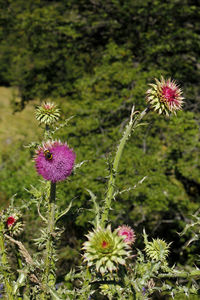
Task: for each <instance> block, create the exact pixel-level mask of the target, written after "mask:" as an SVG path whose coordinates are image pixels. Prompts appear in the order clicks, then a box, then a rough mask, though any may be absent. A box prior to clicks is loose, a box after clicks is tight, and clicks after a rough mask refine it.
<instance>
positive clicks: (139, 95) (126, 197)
mask: <svg viewBox="0 0 200 300" xmlns="http://www.w3.org/2000/svg"><path fill="white" fill-rule="evenodd" d="M0 7H1V10H0V40H1V44H0V82H1V84H2V85H8V86H16V87H17V88H18V91H19V96H20V101H19V100H18V99H17V100H16V98H13V105H15V110H20V109H22V108H24V106H25V105H26V104H27V103H28V102H29V101H30V100H33V99H38V102H39V101H40V100H44V99H47V98H51V99H53V100H54V101H55V102H56V103H57V104H58V105H59V107H60V108H61V110H62V112H63V120H64V118H65V117H66V118H68V117H70V116H74V118H73V119H72V120H71V121H70V124H69V125H68V126H67V128H64V129H62V130H61V131H60V132H59V138H61V139H62V140H67V142H68V144H69V146H70V147H73V148H74V150H75V152H76V154H77V163H80V162H81V161H84V160H86V162H85V163H84V164H83V165H82V167H81V168H80V169H78V170H77V172H76V174H74V175H73V176H71V178H70V179H69V182H63V183H60V184H59V185H58V201H60V202H61V204H62V205H63V207H65V206H67V205H68V203H69V202H70V200H72V199H74V200H73V208H72V210H71V211H70V213H69V214H68V216H66V218H63V223H64V224H65V225H66V232H65V234H64V237H63V240H64V242H63V247H64V248H65V251H66V252H67V253H68V254H67V259H68V258H69V257H70V254H69V253H70V250H69V248H70V247H71V253H74V251H75V250H73V249H74V248H75V249H77V247H80V244H81V240H82V239H83V234H85V233H86V232H87V229H88V227H90V226H91V225H90V224H89V223H88V222H89V221H90V220H91V217H92V215H91V212H90V210H89V209H90V208H91V202H90V196H89V194H88V192H87V191H86V189H90V190H91V191H92V192H93V193H94V194H95V195H97V196H98V199H99V201H103V199H104V195H105V192H106V182H107V176H108V175H109V166H110V163H111V162H112V159H113V156H114V153H115V149H116V146H117V144H118V142H119V139H120V138H121V135H122V133H123V129H124V128H125V125H126V122H127V121H128V118H129V114H130V111H131V107H132V105H133V104H134V105H135V109H136V110H141V109H143V108H144V107H145V105H146V104H145V92H146V90H147V88H148V87H147V84H149V83H151V82H152V80H153V78H154V77H157V78H159V77H160V75H161V74H162V75H163V76H164V77H172V78H173V79H176V80H177V81H178V83H180V86H181V87H182V89H183V91H184V97H185V98H186V100H185V105H184V111H183V112H179V113H178V116H177V117H170V118H169V119H166V118H165V117H163V116H157V115H156V114H154V113H150V114H149V115H148V117H147V118H146V120H145V121H146V122H147V124H146V125H144V126H141V127H140V128H138V130H137V131H136V132H135V133H134V134H133V136H132V137H131V138H130V141H129V142H128V144H127V146H126V148H125V151H124V154H123V159H122V161H121V164H120V168H119V177H118V180H117V186H116V189H117V190H118V191H119V192H120V191H123V190H125V189H129V188H130V187H133V186H134V185H135V184H137V182H138V181H139V180H141V179H142V178H143V177H144V176H147V178H146V179H145V180H144V182H143V183H142V184H141V185H140V184H139V185H138V186H137V187H136V188H135V189H132V190H131V189H130V191H129V192H124V193H118V195H117V196H116V201H115V202H114V204H113V211H112V212H111V215H110V218H111V220H112V222H113V226H116V227H117V226H118V225H120V224H122V223H126V224H129V225H132V226H133V227H135V229H136V231H137V232H138V245H139V244H140V242H141V241H140V232H141V230H142V227H144V226H145V227H146V229H147V231H149V232H150V233H151V236H154V235H160V236H161V237H163V238H165V239H166V240H167V241H171V240H174V244H173V255H172V256H173V257H172V261H175V260H178V261H179V262H180V263H185V261H186V259H187V260H188V261H190V263H193V261H192V259H191V257H190V254H191V253H189V254H188V253H187V249H186V250H184V251H182V252H180V251H181V250H180V249H181V247H182V246H183V244H184V242H185V240H186V239H187V237H185V239H184V238H183V237H182V238H179V236H178V235H177V231H181V230H182V228H183V226H184V224H185V222H186V221H187V218H188V215H190V214H192V213H193V212H194V211H195V210H197V209H198V207H199V201H200V196H199V191H200V171H199V170H200V161H199V154H200V147H199V146H200V141H199V116H200V106H199V104H200V100H199V85H198V83H199V79H200V76H199V75H200V67H199V66H200V64H199V52H200V36H199V20H200V18H199V17H200V16H199V14H200V10H199V4H198V1H196V0H176V1H174V0H168V1H164V2H163V1H161V0H153V1H148V0H144V1H141V0H135V1H131V0H125V1H121V0H108V1H103V0H91V1H86V0H81V1H80V0H79V1H77V0H70V1H47V0H42V1H39V0H34V1H32V0H31V1H25V0H15V1H14V0H9V1H5V0H0ZM32 119H33V115H30V122H32ZM39 139H41V137H40V138H39ZM24 143H25V139H24V140H21V141H20V142H19V143H17V144H15V145H14V146H13V147H12V151H11V150H10V151H9V153H8V154H6V157H4V156H3V155H2V158H1V160H2V162H3V166H2V167H1V172H0V182H1V193H2V195H3V196H2V197H3V198H6V199H8V198H9V197H11V196H12V195H13V194H14V193H17V196H16V199H20V198H24V197H28V194H26V192H25V190H24V187H26V188H28V187H29V186H30V185H31V184H36V182H37V176H36V172H35V170H34V169H33V164H31V163H30V160H31V156H30V154H29V153H28V152H27V150H24V149H22V147H21V146H22V144H24ZM1 150H2V149H1ZM2 151H3V150H2ZM13 153H14V154H13ZM13 158H14V159H13ZM66 244H68V246H66ZM195 251H196V250H195V249H194V253H195ZM179 253H182V256H181V255H179ZM72 255H74V254H72ZM62 259H64V258H63V257H62ZM65 263H66V262H65ZM70 263H71V261H70ZM64 266H65V267H66V264H64ZM63 272H64V270H63Z"/></svg>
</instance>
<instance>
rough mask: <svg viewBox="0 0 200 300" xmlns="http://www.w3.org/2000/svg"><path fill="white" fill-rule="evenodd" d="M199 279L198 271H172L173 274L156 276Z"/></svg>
mask: <svg viewBox="0 0 200 300" xmlns="http://www.w3.org/2000/svg"><path fill="white" fill-rule="evenodd" d="M166 277H167V278H195V279H197V278H200V270H192V271H190V272H185V271H174V272H173V273H167V274H158V278H166Z"/></svg>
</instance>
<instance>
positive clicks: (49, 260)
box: [42, 182, 56, 299]
mask: <svg viewBox="0 0 200 300" xmlns="http://www.w3.org/2000/svg"><path fill="white" fill-rule="evenodd" d="M55 199H56V183H54V182H51V189H50V198H49V203H48V229H47V230H48V231H47V232H48V239H47V243H46V257H45V270H44V280H43V285H44V289H45V290H46V288H45V287H46V286H47V285H48V286H51V285H52V283H53V284H54V281H55V278H54V274H53V272H51V271H54V261H53V235H54V227H55ZM42 296H43V298H42V299H45V298H44V294H43V295H42Z"/></svg>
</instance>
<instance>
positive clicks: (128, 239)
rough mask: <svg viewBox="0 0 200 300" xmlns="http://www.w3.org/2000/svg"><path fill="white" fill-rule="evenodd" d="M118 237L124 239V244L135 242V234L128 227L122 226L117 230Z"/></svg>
mask: <svg viewBox="0 0 200 300" xmlns="http://www.w3.org/2000/svg"><path fill="white" fill-rule="evenodd" d="M117 232H118V235H119V236H122V237H123V238H124V242H125V243H127V244H133V243H134V242H135V233H134V231H133V229H132V228H131V227H130V226H127V225H122V226H119V227H118V228H117Z"/></svg>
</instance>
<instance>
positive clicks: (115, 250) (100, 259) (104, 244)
mask: <svg viewBox="0 0 200 300" xmlns="http://www.w3.org/2000/svg"><path fill="white" fill-rule="evenodd" d="M86 236H87V238H88V241H86V242H85V243H84V244H83V249H84V250H85V253H84V255H83V257H84V261H85V262H86V263H87V265H88V267H94V268H95V269H96V271H97V272H100V273H101V274H102V275H103V274H105V273H107V272H113V271H117V269H118V266H119V265H125V262H126V259H127V258H128V257H130V246H129V245H128V244H126V243H124V239H123V238H122V237H121V236H119V235H118V232H117V230H115V231H114V232H112V230H111V226H110V225H108V226H107V228H105V229H104V228H97V229H96V230H94V231H92V232H89V234H88V235H86Z"/></svg>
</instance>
